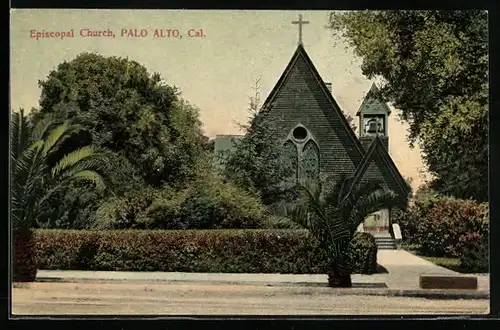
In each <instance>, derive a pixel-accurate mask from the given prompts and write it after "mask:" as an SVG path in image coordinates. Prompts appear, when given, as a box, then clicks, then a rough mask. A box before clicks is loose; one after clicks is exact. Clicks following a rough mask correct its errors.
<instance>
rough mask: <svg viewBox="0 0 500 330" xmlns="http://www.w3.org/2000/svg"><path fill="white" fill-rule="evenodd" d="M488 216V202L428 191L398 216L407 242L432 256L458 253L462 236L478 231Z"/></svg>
mask: <svg viewBox="0 0 500 330" xmlns="http://www.w3.org/2000/svg"><path fill="white" fill-rule="evenodd" d="M486 219H488V204H487V203H477V202H474V201H471V200H460V199H455V198H452V197H443V196H438V195H436V194H432V193H428V194H425V195H421V196H420V197H417V198H416V199H415V200H414V203H413V204H412V205H411V206H410V208H409V209H408V210H407V211H406V212H405V213H404V214H403V215H402V216H400V217H399V219H398V222H399V224H400V227H401V229H402V232H403V235H404V236H403V237H404V239H405V243H407V244H416V245H418V246H419V252H420V253H421V254H423V255H425V256H429V257H459V256H460V255H461V253H462V243H461V242H460V238H461V237H462V236H464V235H469V234H471V235H472V234H474V233H476V234H477V235H482V234H481V233H479V231H480V224H481V223H482V222H483V221H487V220H486Z"/></svg>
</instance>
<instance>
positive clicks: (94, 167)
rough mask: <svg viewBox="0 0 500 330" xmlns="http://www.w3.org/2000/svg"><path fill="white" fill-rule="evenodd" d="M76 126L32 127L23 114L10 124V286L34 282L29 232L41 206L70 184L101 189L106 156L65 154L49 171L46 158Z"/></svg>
mask: <svg viewBox="0 0 500 330" xmlns="http://www.w3.org/2000/svg"><path fill="white" fill-rule="evenodd" d="M76 130H77V126H75V125H71V124H70V123H69V122H68V121H64V122H62V123H60V124H57V125H56V122H54V120H53V119H51V118H46V119H44V120H42V121H40V122H39V123H38V124H37V125H36V126H34V127H33V126H31V125H30V123H29V122H28V120H27V118H26V116H25V115H24V113H23V111H20V112H14V113H13V114H12V121H11V140H10V160H11V182H10V183H11V200H10V211H11V213H10V215H11V220H12V226H13V242H14V244H13V245H14V256H13V260H14V280H15V281H33V280H34V279H35V276H36V263H35V260H34V258H35V253H34V239H33V233H32V228H33V227H34V226H35V224H36V223H37V222H38V220H39V217H40V215H41V214H42V213H43V208H44V205H45V201H47V200H48V199H49V198H50V197H51V196H52V195H53V194H55V193H57V192H58V191H59V190H61V189H63V188H64V187H65V186H67V185H68V184H69V183H70V182H74V181H84V182H87V183H88V182H90V183H92V184H93V186H94V187H97V188H98V189H103V188H104V187H105V185H104V180H103V178H102V176H101V174H100V173H99V171H101V170H102V169H103V168H105V165H106V164H105V160H106V156H105V155H106V152H105V150H103V149H101V148H99V147H94V146H91V145H89V146H83V147H81V148H78V149H76V150H72V151H71V152H69V153H67V154H65V155H64V156H62V157H61V158H59V159H58V160H57V161H56V162H55V163H54V165H50V164H49V158H50V157H51V156H52V155H53V154H54V153H55V152H56V151H57V149H58V147H59V146H60V144H61V143H62V142H63V141H64V139H65V138H66V137H68V136H69V135H71V134H72V133H73V132H75V131H76Z"/></svg>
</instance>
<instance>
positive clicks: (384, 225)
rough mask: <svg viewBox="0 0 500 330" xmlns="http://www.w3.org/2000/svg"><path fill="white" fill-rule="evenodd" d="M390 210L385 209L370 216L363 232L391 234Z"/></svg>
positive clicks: (366, 220)
mask: <svg viewBox="0 0 500 330" xmlns="http://www.w3.org/2000/svg"><path fill="white" fill-rule="evenodd" d="M389 225H390V224H389V210H388V209H383V210H380V211H378V212H375V213H372V214H370V215H369V216H368V217H367V218H366V219H365V222H364V224H363V231H365V232H368V233H372V234H375V233H388V232H389Z"/></svg>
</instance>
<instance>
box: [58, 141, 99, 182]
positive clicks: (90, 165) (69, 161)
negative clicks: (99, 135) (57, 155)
mask: <svg viewBox="0 0 500 330" xmlns="http://www.w3.org/2000/svg"><path fill="white" fill-rule="evenodd" d="M102 155H103V153H102V149H100V148H98V147H94V146H85V147H81V148H79V149H77V150H75V151H72V152H70V153H69V154H66V155H64V156H63V157H62V158H61V160H59V161H58V162H57V163H56V165H54V167H52V170H51V174H52V177H53V178H55V177H57V176H58V175H60V174H61V173H63V172H64V171H67V170H68V169H72V168H74V167H75V165H76V164H78V163H83V162H84V161H86V163H85V164H82V166H81V167H80V168H79V170H84V169H96V168H98V167H99V166H101V162H100V158H102Z"/></svg>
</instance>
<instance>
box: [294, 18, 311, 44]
mask: <svg viewBox="0 0 500 330" xmlns="http://www.w3.org/2000/svg"><path fill="white" fill-rule="evenodd" d="M292 24H298V25H299V45H300V44H302V24H309V21H303V20H302V14H299V20H298V21H292Z"/></svg>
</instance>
